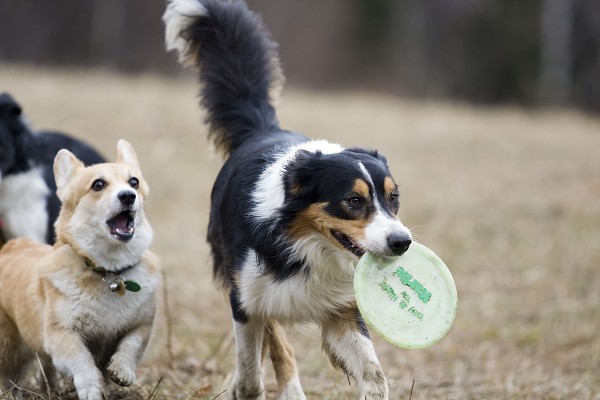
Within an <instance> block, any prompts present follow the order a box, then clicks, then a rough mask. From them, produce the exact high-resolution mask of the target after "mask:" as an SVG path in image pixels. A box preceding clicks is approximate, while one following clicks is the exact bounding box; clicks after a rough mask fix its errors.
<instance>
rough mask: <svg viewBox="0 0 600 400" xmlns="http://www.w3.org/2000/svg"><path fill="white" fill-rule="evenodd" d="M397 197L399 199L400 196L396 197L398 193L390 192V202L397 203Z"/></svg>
mask: <svg viewBox="0 0 600 400" xmlns="http://www.w3.org/2000/svg"><path fill="white" fill-rule="evenodd" d="M398 197H400V196H399V195H398V192H392V194H390V201H391V202H392V203H395V202H397V201H398Z"/></svg>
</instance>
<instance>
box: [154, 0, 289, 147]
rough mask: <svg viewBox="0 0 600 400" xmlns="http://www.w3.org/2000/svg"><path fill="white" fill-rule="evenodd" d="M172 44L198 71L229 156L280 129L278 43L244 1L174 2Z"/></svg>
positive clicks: (212, 123)
mask: <svg viewBox="0 0 600 400" xmlns="http://www.w3.org/2000/svg"><path fill="white" fill-rule="evenodd" d="M163 20H164V22H165V25H166V47H167V49H168V50H176V51H177V52H178V53H179V62H180V63H181V64H183V65H184V66H190V67H192V68H194V69H196V70H197V71H198V76H199V80H200V84H201V91H200V104H201V106H203V107H204V108H205V109H206V110H207V112H208V115H207V119H206V122H207V123H208V125H209V127H210V134H209V136H210V137H211V138H212V139H213V140H214V142H215V144H216V145H217V147H218V148H220V149H222V150H223V151H224V152H225V153H226V154H227V155H228V154H230V153H232V152H233V151H234V150H235V149H236V148H238V147H239V146H240V145H241V144H242V143H243V142H244V141H246V140H248V139H250V138H251V137H253V136H256V135H264V134H269V133H271V132H273V131H276V130H278V129H279V125H278V122H277V118H276V115H275V110H274V108H273V104H272V97H271V96H272V95H275V92H276V91H277V90H278V89H279V87H280V85H281V83H282V80H283V77H282V74H281V69H280V66H279V59H278V56H277V52H276V45H275V43H274V42H272V41H271V40H270V36H269V34H268V32H267V30H266V29H265V27H264V26H263V24H262V22H261V20H260V18H259V17H258V16H257V15H256V14H254V13H252V12H251V11H250V10H248V8H247V7H246V4H245V3H243V2H241V1H218V0H170V1H169V4H168V6H167V9H166V11H165V13H164V15H163Z"/></svg>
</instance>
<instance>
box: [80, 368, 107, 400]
mask: <svg viewBox="0 0 600 400" xmlns="http://www.w3.org/2000/svg"><path fill="white" fill-rule="evenodd" d="M88 372H91V373H90V374H88V375H86V374H78V375H75V376H74V377H73V384H74V385H75V391H76V392H77V397H78V398H79V399H80V400H103V399H105V398H106V396H105V393H104V384H103V381H102V375H101V374H100V371H98V370H94V371H88Z"/></svg>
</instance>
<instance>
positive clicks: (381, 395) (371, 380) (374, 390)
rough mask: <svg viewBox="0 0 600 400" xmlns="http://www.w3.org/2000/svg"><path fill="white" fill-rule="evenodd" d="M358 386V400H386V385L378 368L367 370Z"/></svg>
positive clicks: (383, 376)
mask: <svg viewBox="0 0 600 400" xmlns="http://www.w3.org/2000/svg"><path fill="white" fill-rule="evenodd" d="M363 378H364V379H363V381H362V382H361V384H360V389H361V394H360V396H359V399H360V400H388V385H387V380H386V379H385V375H384V374H383V371H382V370H381V368H379V366H373V367H372V368H367V369H366V370H365V371H364V376H363Z"/></svg>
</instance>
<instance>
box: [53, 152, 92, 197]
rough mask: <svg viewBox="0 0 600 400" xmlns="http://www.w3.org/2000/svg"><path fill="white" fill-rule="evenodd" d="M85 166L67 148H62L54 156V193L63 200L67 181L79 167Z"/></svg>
mask: <svg viewBox="0 0 600 400" xmlns="http://www.w3.org/2000/svg"><path fill="white" fill-rule="evenodd" d="M84 167H85V166H84V165H83V163H82V162H81V161H79V160H78V159H77V157H75V156H74V155H73V153H71V152H70V151H69V150H66V149H62V150H60V151H59V152H58V153H56V157H54V179H55V181H56V194H57V195H58V198H59V199H60V200H61V201H63V196H62V195H63V192H64V188H65V186H67V183H69V181H70V180H71V178H72V177H73V175H74V174H75V172H76V171H77V170H79V169H80V168H84Z"/></svg>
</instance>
